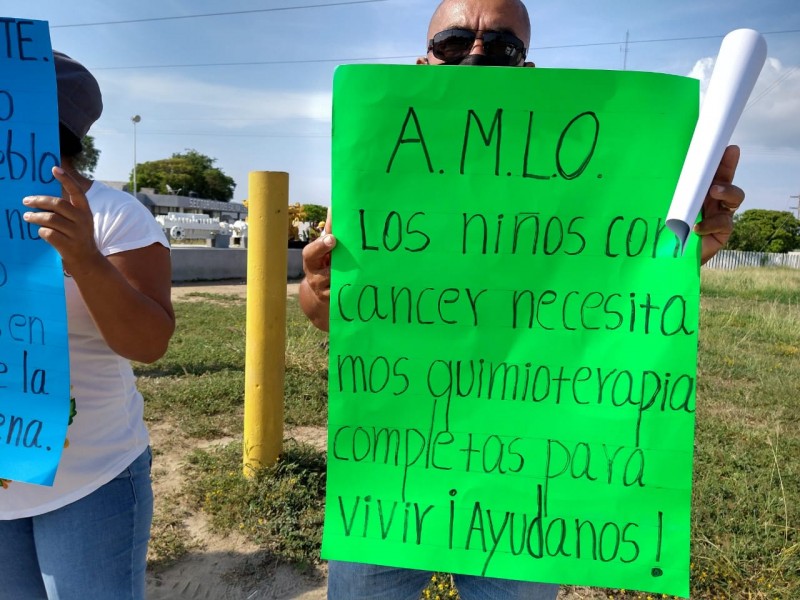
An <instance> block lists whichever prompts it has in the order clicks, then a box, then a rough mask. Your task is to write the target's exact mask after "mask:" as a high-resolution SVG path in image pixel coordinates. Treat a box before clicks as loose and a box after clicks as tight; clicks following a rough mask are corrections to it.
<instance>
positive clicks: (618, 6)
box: [0, 0, 800, 214]
mask: <svg viewBox="0 0 800 600" xmlns="http://www.w3.org/2000/svg"><path fill="white" fill-rule="evenodd" d="M436 4H437V2H436V1H435V0H354V1H351V2H348V1H346V0H269V1H264V0H262V1H258V0H226V1H225V2H220V1H214V0H137V1H136V2H122V1H120V0H116V1H110V2H109V1H108V0H81V2H79V3H78V2H71V3H70V2H64V1H63V0H58V1H55V0H37V1H36V2H31V1H30V0H24V1H23V0H3V2H2V9H0V13H2V15H0V16H6V17H17V18H29V19H40V20H46V21H48V22H49V23H50V34H51V41H52V45H53V47H54V48H56V49H58V50H61V51H62V52H65V53H67V54H69V55H70V56H72V57H74V58H76V59H77V60H79V61H80V62H82V63H83V64H84V65H85V66H86V67H87V68H89V70H91V71H92V72H93V73H94V75H95V76H96V77H97V79H98V81H99V83H100V87H101V90H102V92H103V97H104V105H105V109H104V112H103V116H102V117H101V118H100V120H99V121H98V122H97V123H96V124H95V125H94V127H93V128H92V130H91V131H90V134H91V135H93V136H94V138H95V146H96V147H97V148H98V149H99V150H100V152H101V155H100V160H99V163H98V166H97V169H96V170H95V173H94V176H95V178H96V179H100V180H104V181H126V180H127V179H128V178H129V177H130V175H131V172H132V169H133V164H134V162H138V163H142V162H146V161H152V160H159V159H162V158H168V157H170V156H172V155H173V154H175V153H181V152H185V151H186V150H188V149H193V150H196V151H198V152H200V153H202V154H205V155H207V156H209V157H211V158H214V159H215V160H216V162H215V166H216V167H218V168H220V169H221V170H222V171H223V172H224V173H225V174H226V175H229V176H230V177H232V178H233V179H234V181H235V182H236V183H237V186H236V190H235V193H234V200H235V201H241V200H243V199H245V198H246V197H247V179H248V173H249V172H251V171H286V172H288V173H289V181H290V184H289V195H290V198H289V201H290V202H291V203H295V202H299V203H301V204H306V203H313V204H322V205H329V204H330V164H331V161H330V144H331V136H330V130H331V87H332V80H333V73H334V70H335V68H336V66H337V65H338V64H347V63H385V64H412V63H413V62H414V60H415V59H416V58H417V57H418V56H420V55H424V53H425V48H426V33H427V26H428V21H429V19H430V16H431V14H432V12H433V9H434V8H435V6H436ZM526 5H527V7H528V10H529V12H530V14H531V18H532V40H531V49H530V50H529V54H528V55H529V59H531V60H533V61H535V62H536V64H537V66H538V67H545V68H579V69H604V70H623V69H627V70H635V71H650V72H659V73H670V74H674V75H681V76H693V77H697V78H699V79H700V80H701V89H702V88H703V87H704V84H707V81H708V78H709V77H710V75H711V73H712V71H713V65H714V60H715V57H716V55H717V53H718V51H719V47H720V44H721V42H722V37H723V36H724V35H725V34H726V33H728V32H730V31H732V30H734V29H738V28H742V27H748V28H752V29H755V30H757V31H760V32H761V33H763V34H764V37H765V39H766V41H767V46H768V59H767V63H766V65H765V66H764V69H763V70H762V72H761V76H760V78H759V80H758V83H757V84H756V87H755V90H754V91H753V93H752V95H751V97H750V101H749V103H748V105H747V107H746V109H745V111H744V114H743V115H742V118H741V120H740V122H739V125H738V127H737V129H736V131H735V132H734V135H733V139H732V140H731V141H732V143H736V144H738V145H740V146H741V148H742V158H741V161H740V164H739V169H738V172H737V175H736V180H735V183H736V184H737V185H739V186H740V187H742V188H743V189H744V190H745V192H746V194H747V199H746V201H745V203H746V204H745V207H746V208H766V209H772V210H790V209H794V207H797V205H798V198H791V196H798V195H800V5H798V3H797V0H761V1H759V2H753V1H752V0H728V1H726V2H720V0H672V1H670V2H663V1H659V2H655V1H653V0H639V1H638V2H632V1H631V0H603V1H598V0H549V1H547V0H537V1H535V2H534V1H532V0H527V1H526ZM221 13H225V14H221ZM231 13H237V14H231ZM199 15H210V16H199ZM626 36H627V38H628V43H627V45H626V44H625V39H626ZM626 49H627V51H626ZM134 115H139V116H140V117H141V120H140V121H139V122H138V124H136V125H134V123H133V121H132V117H133V116H134ZM134 153H135V159H136V160H135V161H134ZM792 212H796V211H795V210H792ZM798 214H800V213H798Z"/></svg>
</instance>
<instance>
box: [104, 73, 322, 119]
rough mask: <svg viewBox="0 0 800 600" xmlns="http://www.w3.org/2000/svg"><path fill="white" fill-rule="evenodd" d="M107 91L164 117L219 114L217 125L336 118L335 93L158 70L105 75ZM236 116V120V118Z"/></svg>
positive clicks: (206, 117)
mask: <svg viewBox="0 0 800 600" xmlns="http://www.w3.org/2000/svg"><path fill="white" fill-rule="evenodd" d="M101 86H102V87H103V90H104V95H112V94H113V95H118V96H119V97H122V98H126V99H127V100H128V102H130V100H131V98H140V99H141V102H142V103H144V102H146V103H147V104H148V105H152V106H157V107H158V112H159V114H160V115H164V116H166V115H170V114H172V115H175V116H181V117H189V118H191V117H195V116H196V117H199V118H202V119H204V120H210V119H211V118H212V117H210V115H216V116H218V117H219V119H220V121H219V122H218V123H217V125H223V126H230V127H237V128H240V127H242V126H247V123H246V121H247V120H248V119H252V120H253V121H260V122H263V120H264V119H265V118H266V119H270V120H276V121H279V120H288V119H310V120H313V121H317V122H330V120H331V94H330V92H291V91H285V90H276V89H252V88H245V87H238V86H233V85H224V84H218V83H212V82H207V81H200V80H197V79H191V78H188V77H175V76H169V77H166V76H163V75H159V74H134V75H126V76H116V75H113V76H108V75H106V76H104V77H103V81H102V82H101ZM231 119H236V120H235V121H231Z"/></svg>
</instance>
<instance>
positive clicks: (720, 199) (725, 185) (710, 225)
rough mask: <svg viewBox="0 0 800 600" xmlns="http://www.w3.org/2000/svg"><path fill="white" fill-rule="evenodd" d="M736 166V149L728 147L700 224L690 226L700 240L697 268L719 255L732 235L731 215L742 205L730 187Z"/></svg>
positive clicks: (738, 194) (741, 193) (741, 198)
mask: <svg viewBox="0 0 800 600" xmlns="http://www.w3.org/2000/svg"><path fill="white" fill-rule="evenodd" d="M738 164H739V147H738V146H728V147H727V148H726V149H725V153H724V154H723V155H722V160H721V161H720V163H719V167H718V168H717V172H716V173H715V174H714V180H713V181H712V182H711V187H710V188H709V190H708V194H707V195H706V199H705V200H704V201H703V208H702V215H703V220H702V221H700V223H698V224H697V225H695V226H694V232H695V233H696V234H697V235H699V236H702V244H703V245H702V249H701V253H700V254H701V258H700V264H705V263H706V262H708V261H709V260H710V259H711V258H712V257H713V256H714V255H715V254H716V253H717V252H719V250H720V249H721V248H722V247H723V246H724V245H725V244H726V243H728V238H729V237H730V236H731V232H732V231H733V213H735V212H736V210H737V209H738V208H739V207H740V206H741V204H742V202H744V191H743V190H742V189H740V188H738V187H736V186H735V185H733V176H734V175H735V174H736V166H737V165H738Z"/></svg>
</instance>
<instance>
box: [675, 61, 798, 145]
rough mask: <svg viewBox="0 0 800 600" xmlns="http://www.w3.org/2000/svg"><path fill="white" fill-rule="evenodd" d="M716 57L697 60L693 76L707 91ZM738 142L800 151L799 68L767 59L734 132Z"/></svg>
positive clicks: (735, 139) (702, 91)
mask: <svg viewBox="0 0 800 600" xmlns="http://www.w3.org/2000/svg"><path fill="white" fill-rule="evenodd" d="M713 70H714V59H713V58H703V59H700V60H698V61H697V62H696V63H695V65H694V68H693V69H692V71H691V73H689V76H690V77H695V78H696V79H699V80H700V87H701V93H702V94H705V91H706V89H707V87H708V83H709V80H710V78H711V74H712V72H713ZM733 141H734V142H735V143H738V144H741V145H745V144H747V145H753V146H758V147H761V148H765V149H772V150H779V149H792V150H800V67H798V66H794V67H787V66H784V65H783V64H782V63H781V61H780V60H778V59H777V58H768V59H767V62H766V63H765V65H764V68H763V69H762V71H761V75H760V76H759V78H758V81H757V82H756V86H755V89H754V90H753V93H752V94H751V95H750V99H749V101H748V103H747V105H746V107H745V110H744V113H743V114H742V118H741V119H740V121H739V125H738V126H737V128H736V131H735V133H734V140H733Z"/></svg>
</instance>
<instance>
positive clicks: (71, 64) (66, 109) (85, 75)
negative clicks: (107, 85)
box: [53, 50, 103, 140]
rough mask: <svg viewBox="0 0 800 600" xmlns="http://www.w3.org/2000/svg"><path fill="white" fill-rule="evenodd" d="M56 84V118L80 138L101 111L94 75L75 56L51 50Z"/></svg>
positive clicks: (100, 96) (101, 101)
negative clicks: (71, 56)
mask: <svg viewBox="0 0 800 600" xmlns="http://www.w3.org/2000/svg"><path fill="white" fill-rule="evenodd" d="M53 62H54V63H55V67H56V87H57V88H58V120H59V121H60V122H61V124H62V125H63V126H64V127H66V128H67V129H69V130H70V131H71V132H72V133H74V134H75V136H76V137H77V138H78V139H79V140H80V139H83V137H84V136H85V135H86V134H87V133H88V131H89V128H90V127H91V126H92V124H93V123H94V122H95V121H97V119H99V118H100V115H101V114H103V96H102V94H101V93H100V86H99V85H98V84H97V80H96V79H95V78H94V75H92V74H91V73H89V71H88V70H87V69H86V67H84V66H83V65H82V64H81V63H79V62H78V61H77V60H75V59H73V58H70V57H69V56H67V55H66V54H64V53H63V52H58V51H57V50H53Z"/></svg>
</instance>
